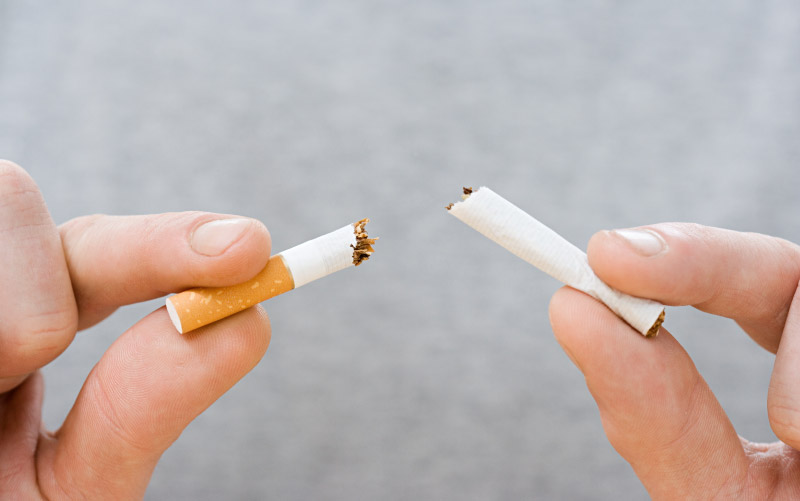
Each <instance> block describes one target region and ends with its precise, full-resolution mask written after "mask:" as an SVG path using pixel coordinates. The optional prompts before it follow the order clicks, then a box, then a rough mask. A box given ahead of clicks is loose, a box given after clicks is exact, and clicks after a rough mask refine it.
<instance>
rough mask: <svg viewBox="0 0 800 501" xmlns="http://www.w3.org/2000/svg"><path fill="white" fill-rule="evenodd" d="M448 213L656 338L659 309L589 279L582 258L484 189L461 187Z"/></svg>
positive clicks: (661, 312) (660, 318)
mask: <svg viewBox="0 0 800 501" xmlns="http://www.w3.org/2000/svg"><path fill="white" fill-rule="evenodd" d="M447 210H449V211H450V214H452V215H454V216H455V217H457V218H458V219H460V220H461V221H462V222H464V223H466V224H467V225H468V226H471V227H472V228H473V229H475V230H477V231H479V232H480V233H482V234H483V235H484V236H486V237H488V238H489V239H491V240H494V241H495V242H497V243H498V244H500V245H502V246H503V247H505V248H506V249H507V250H509V251H511V252H512V253H513V254H515V255H516V256H518V257H520V258H522V259H524V260H525V261H527V262H528V263H530V264H532V265H534V266H536V267H537V268H539V269H540V270H542V271H544V272H545V273H547V274H548V275H550V276H552V277H553V278H555V279H557V280H560V281H561V282H563V283H565V284H566V285H569V286H570V287H573V288H575V289H578V290H581V291H583V292H585V293H587V294H589V295H590V296H592V297H594V298H595V299H598V300H600V301H602V302H603V303H605V304H606V306H608V307H609V308H610V309H611V311H613V312H614V313H616V314H617V315H619V316H620V317H621V318H622V319H623V320H625V321H626V322H627V323H628V324H629V325H630V326H631V327H633V328H634V329H636V330H637V331H639V332H640V333H641V334H643V335H644V336H645V337H653V336H656V335H657V334H658V331H659V329H660V327H661V324H662V323H663V322H664V314H665V311H664V305H662V304H660V303H657V302H655V301H651V300H649V299H642V298H638V297H633V296H629V295H627V294H623V293H622V292H619V291H617V290H615V289H612V288H611V287H609V286H608V285H606V284H605V282H603V281H602V280H600V279H599V278H598V277H597V275H595V274H594V272H593V271H592V268H591V267H590V266H589V260H588V259H587V257H586V253H584V252H583V251H582V250H580V249H578V248H577V247H575V246H574V245H572V244H571V243H569V242H567V241H566V240H565V239H564V238H563V237H562V236H560V235H559V234H557V233H556V232H554V231H553V230H551V229H550V228H548V227H547V226H545V225H544V224H542V223H540V222H539V221H537V220H536V219H535V218H533V217H532V216H531V215H529V214H527V213H526V212H524V211H523V210H522V209H520V208H519V207H517V206H516V205H514V204H512V203H511V202H509V201H508V200H506V199H505V198H503V197H501V196H500V195H498V194H496V193H495V192H493V191H492V190H490V189H489V188H486V187H481V188H479V189H477V190H474V191H473V190H472V188H464V195H463V196H462V201H461V202H458V203H454V204H450V205H449V206H447Z"/></svg>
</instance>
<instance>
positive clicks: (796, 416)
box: [767, 403, 800, 447]
mask: <svg viewBox="0 0 800 501" xmlns="http://www.w3.org/2000/svg"><path fill="white" fill-rule="evenodd" d="M767 413H768V415H769V423H770V426H771V427H772V431H773V432H775V435H776V436H777V437H778V438H779V439H780V440H781V441H783V442H784V443H786V444H789V445H791V446H793V447H797V446H798V445H800V409H798V408H796V407H793V406H790V405H786V404H776V403H770V404H769V406H768V408H767Z"/></svg>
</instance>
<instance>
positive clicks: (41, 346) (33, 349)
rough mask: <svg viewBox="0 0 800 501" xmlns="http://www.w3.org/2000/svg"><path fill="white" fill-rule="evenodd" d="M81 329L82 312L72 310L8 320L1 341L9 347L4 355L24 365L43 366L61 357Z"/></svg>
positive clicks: (0, 334)
mask: <svg viewBox="0 0 800 501" xmlns="http://www.w3.org/2000/svg"><path fill="white" fill-rule="evenodd" d="M77 330H78V312H77V308H75V307H72V308H66V309H60V310H52V311H43V312H39V313H36V314H35V315H34V316H30V317H25V318H17V319H4V322H3V328H2V329H1V330H0V339H2V344H3V345H4V346H5V349H3V352H4V354H6V355H9V354H10V355H11V356H13V357H14V358H15V359H16V360H17V361H18V362H20V363H29V364H35V365H37V366H41V365H44V364H46V363H48V362H50V361H51V360H53V359H54V358H55V357H57V356H58V355H59V354H61V352H63V351H64V349H66V347H67V346H69V344H70V343H71V342H72V339H73V338H74V337H75V333H76V332H77ZM28 369H30V368H28Z"/></svg>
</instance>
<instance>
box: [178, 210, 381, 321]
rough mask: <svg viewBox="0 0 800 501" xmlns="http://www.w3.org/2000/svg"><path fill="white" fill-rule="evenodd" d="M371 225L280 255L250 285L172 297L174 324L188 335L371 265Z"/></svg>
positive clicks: (351, 226) (350, 228)
mask: <svg viewBox="0 0 800 501" xmlns="http://www.w3.org/2000/svg"><path fill="white" fill-rule="evenodd" d="M368 222H369V219H362V220H361V221H358V222H357V223H353V224H348V225H347V226H345V227H344V228H340V229H338V230H336V231H334V232H331V233H328V234H327V235H323V236H321V237H318V238H315V239H313V240H309V241H308V242H305V243H302V244H300V245H298V246H296V247H292V248H291V249H288V250H285V251H283V252H281V253H280V254H276V255H274V256H272V257H270V258H269V261H267V266H265V267H264V269H263V270H261V271H260V272H259V273H258V275H256V276H255V277H253V278H251V279H250V280H248V281H247V282H244V283H241V284H238V285H232V286H229V287H199V288H196V289H190V290H187V291H184V292H181V293H179V294H175V295H174V296H170V297H168V298H167V312H168V313H169V318H170V319H171V320H172V323H173V324H174V325H175V328H176V329H178V332H180V333H181V334H184V333H186V332H189V331H192V330H194V329H197V328H199V327H202V326H204V325H208V324H210V323H212V322H216V321H217V320H221V319H223V318H225V317H228V316H231V315H233V314H234V313H238V312H240V311H242V310H244V309H246V308H249V307H251V306H254V305H256V304H258V303H260V302H261V301H265V300H267V299H269V298H271V297H275V296H277V295H278V294H283V293H284V292H288V291H290V290H292V289H296V288H298V287H300V286H301V285H305V284H307V283H309V282H313V281H314V280H317V279H319V278H322V277H324V276H327V275H330V274H331V273H334V272H336V271H339V270H343V269H345V268H349V267H351V266H358V265H360V264H361V263H363V262H364V261H366V260H367V259H369V257H370V255H371V254H372V253H373V252H374V249H373V248H372V245H373V244H374V243H375V241H376V240H377V238H369V236H368V235H367V230H366V228H365V226H366V224H367V223H368Z"/></svg>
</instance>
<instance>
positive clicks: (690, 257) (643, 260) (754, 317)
mask: <svg viewBox="0 0 800 501" xmlns="http://www.w3.org/2000/svg"><path fill="white" fill-rule="evenodd" d="M588 255H589V263H590V264H591V266H592V269H594V271H595V272H596V273H597V275H598V276H599V277H600V278H601V279H603V281H605V282H606V283H608V284H609V285H610V286H612V287H614V288H616V289H618V290H621V291H623V292H626V293H628V294H632V295H634V296H641V297H647V298H651V299H655V300H658V301H661V302H663V303H665V304H670V305H693V306H695V307H697V308H698V309H700V310H702V311H706V312H708V313H712V314H715V315H721V316H724V317H728V318H732V319H734V320H736V322H737V323H738V324H739V325H740V326H741V327H742V328H743V329H744V330H745V331H747V333H748V334H749V335H750V336H751V337H752V338H753V339H754V340H755V341H756V342H757V343H758V344H760V345H761V346H763V347H764V348H766V349H768V350H770V351H772V352H775V351H776V350H777V349H778V344H779V342H780V338H781V333H782V332H783V328H784V323H785V322H786V315H787V313H788V311H789V305H790V303H791V300H792V296H793V295H794V291H795V288H796V287H797V283H798V281H799V280H800V246H797V245H795V244H793V243H790V242H787V241H786V240H782V239H779V238H775V237H770V236H767V235H761V234H757V233H740V232H736V231H731V230H724V229H720V228H712V227H707V226H700V225H696V224H685V223H664V224H656V225H652V226H646V227H642V228H633V229H626V230H615V231H603V232H600V233H597V234H595V235H594V236H593V237H592V239H591V241H590V242H589V249H588Z"/></svg>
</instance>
